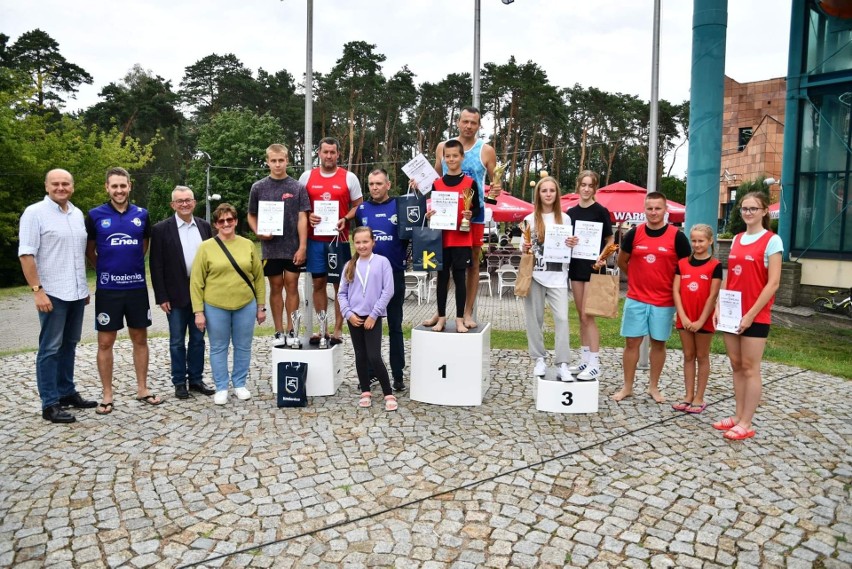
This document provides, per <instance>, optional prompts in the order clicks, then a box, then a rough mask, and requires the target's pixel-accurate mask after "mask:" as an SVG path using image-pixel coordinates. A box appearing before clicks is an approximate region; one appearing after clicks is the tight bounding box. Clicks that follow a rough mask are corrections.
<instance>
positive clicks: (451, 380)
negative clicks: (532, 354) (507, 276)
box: [410, 318, 491, 407]
mask: <svg viewBox="0 0 852 569" xmlns="http://www.w3.org/2000/svg"><path fill="white" fill-rule="evenodd" d="M447 320H448V322H447V328H446V329H445V330H444V331H443V332H433V331H432V330H431V329H429V328H426V327H425V326H418V327H416V328H414V329H413V330H412V331H411V391H410V397H411V399H413V400H414V401H420V402H422V403H432V404H434V405H457V406H463V407H466V406H476V405H482V399H483V397H485V392H486V391H488V386H489V384H490V376H491V324H490V323H480V324H479V326H477V327H476V328H473V329H471V330H470V331H469V332H467V333H464V334H459V333H458V332H456V330H455V319H454V318H448V319H447Z"/></svg>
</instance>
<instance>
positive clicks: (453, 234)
mask: <svg viewBox="0 0 852 569" xmlns="http://www.w3.org/2000/svg"><path fill="white" fill-rule="evenodd" d="M472 187H473V178H471V177H470V176H465V177H464V178H462V181H461V183H460V184H458V185H456V186H448V185H447V184H445V183H444V180H443V179H441V178H438V179H437V180H435V181H434V182H432V189H433V190H437V191H439V192H456V193H458V194H459V208H458V212H457V214H456V227H461V221H462V219H463V218H462V212H463V211H464V200H463V199H462V197H461V193H462V192H463V191H465V190H466V189H468V188H472ZM441 244H442V245H443V246H444V247H445V248H446V247H473V237H472V236H471V232H470V231H459V230H458V229H444V230H443V231H442V235H441Z"/></svg>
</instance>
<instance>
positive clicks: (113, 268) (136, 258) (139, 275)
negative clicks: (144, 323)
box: [86, 202, 151, 290]
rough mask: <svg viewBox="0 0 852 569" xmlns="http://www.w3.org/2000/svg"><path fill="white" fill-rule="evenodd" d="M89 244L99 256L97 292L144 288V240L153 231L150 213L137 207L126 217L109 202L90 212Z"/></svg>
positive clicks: (126, 213) (87, 223)
mask: <svg viewBox="0 0 852 569" xmlns="http://www.w3.org/2000/svg"><path fill="white" fill-rule="evenodd" d="M86 233H87V234H88V240H89V241H94V242H95V249H96V250H97V252H98V266H97V267H96V268H95V270H96V272H97V288H98V289H99V290H132V289H137V288H145V287H146V286H147V285H146V284H145V240H146V239H148V237H149V236H150V233H151V229H150V227H149V224H148V210H146V209H144V208H141V207H138V206H136V205H134V204H129V205H128V206H127V211H125V212H124V213H121V212H119V211H118V210H116V209H115V208H114V207H113V206H112V203H110V202H107V203H105V204H103V205H100V206H98V207H96V208H94V209H91V210H89V216H88V217H87V218H86Z"/></svg>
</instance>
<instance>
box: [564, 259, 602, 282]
mask: <svg viewBox="0 0 852 569" xmlns="http://www.w3.org/2000/svg"><path fill="white" fill-rule="evenodd" d="M594 264H595V262H594V261H591V260H589V259H571V263H570V264H569V265H568V279H569V280H572V281H580V282H583V283H587V282H589V281H590V280H592V273H593V272H595V271H592V265H594ZM602 272H606V271H602Z"/></svg>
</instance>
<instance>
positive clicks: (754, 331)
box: [740, 322, 769, 338]
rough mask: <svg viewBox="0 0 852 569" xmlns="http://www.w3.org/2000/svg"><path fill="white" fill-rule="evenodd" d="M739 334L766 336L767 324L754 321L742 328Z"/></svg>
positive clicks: (747, 336)
mask: <svg viewBox="0 0 852 569" xmlns="http://www.w3.org/2000/svg"><path fill="white" fill-rule="evenodd" d="M740 336H745V337H746V338H768V337H769V324H760V323H758V322H754V323H753V324H752V325H751V326H749V327H748V328H746V329H745V330H743V331H742V333H741V334H740Z"/></svg>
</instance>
